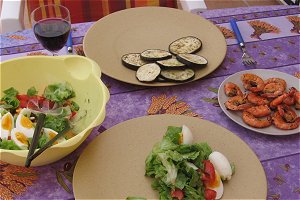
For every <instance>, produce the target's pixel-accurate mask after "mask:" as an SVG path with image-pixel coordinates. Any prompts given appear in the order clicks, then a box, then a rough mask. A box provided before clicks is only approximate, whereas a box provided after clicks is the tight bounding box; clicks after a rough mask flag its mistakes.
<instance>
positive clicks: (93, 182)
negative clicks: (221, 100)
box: [73, 115, 267, 199]
mask: <svg viewBox="0 0 300 200" xmlns="http://www.w3.org/2000/svg"><path fill="white" fill-rule="evenodd" d="M183 124H185V125H187V126H188V127H189V128H190V129H191V131H192V132H193V134H194V141H195V142H204V141H207V142H208V144H209V145H210V146H211V147H212V148H213V149H214V150H216V151H220V152H222V153H223V154H225V155H226V157H227V158H228V159H229V160H230V161H231V162H234V163H235V165H236V173H235V175H234V176H233V177H232V179H231V180H230V181H229V182H226V183H224V195H223V199H266V197H267V182H266V176H265V173H264V170H263V168H262V166H261V164H260V161H259V160H258V159H257V157H256V155H255V154H254V153H253V151H252V150H251V149H250V148H249V147H248V146H247V145H246V144H245V143H244V142H243V141H242V140H241V139H239V138H238V137H237V136H236V135H234V134H233V133H231V132H230V131H228V130H227V129H225V128H222V127H220V126H218V125H216V124H214V123H212V122H209V121H206V120H201V119H198V118H192V117H186V116H177V115H155V116H146V117H141V118H136V119H132V120H129V121H126V122H123V123H120V124H118V125H116V126H114V127H112V128H110V129H109V130H107V131H105V132H103V133H102V134H101V135H99V136H98V137H97V138H96V139H95V140H94V141H93V142H92V143H91V144H90V145H89V146H88V147H87V148H86V149H85V150H84V152H83V154H82V155H81V157H80V158H79V160H78V162H77V165H76V167H75V171H74V176H73V187H74V195H75V198H76V199H125V198H126V197H128V196H140V197H147V198H148V199H157V198H158V192H157V191H154V190H152V188H151V182H152V179H151V178H148V177H145V176H144V174H145V159H146V157H147V155H148V154H149V152H150V151H151V149H152V147H153V145H154V144H155V143H157V142H159V141H161V139H162V137H163V135H164V133H165V132H166V130H167V127H168V126H170V125H172V126H181V125H183Z"/></svg>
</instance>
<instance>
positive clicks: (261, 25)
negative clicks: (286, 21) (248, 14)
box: [248, 20, 280, 40]
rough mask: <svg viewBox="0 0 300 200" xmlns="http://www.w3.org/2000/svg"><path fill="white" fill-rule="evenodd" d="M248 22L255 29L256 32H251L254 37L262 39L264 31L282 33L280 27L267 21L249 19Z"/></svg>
mask: <svg viewBox="0 0 300 200" xmlns="http://www.w3.org/2000/svg"><path fill="white" fill-rule="evenodd" d="M248 23H249V24H250V25H251V26H252V28H253V29H254V32H253V33H252V34H251V37H252V38H257V39H260V40H261V38H260V36H261V35H262V34H264V33H277V34H278V33H280V29H279V28H278V27H276V26H273V25H271V24H269V23H267V22H264V21H260V20H253V21H248Z"/></svg>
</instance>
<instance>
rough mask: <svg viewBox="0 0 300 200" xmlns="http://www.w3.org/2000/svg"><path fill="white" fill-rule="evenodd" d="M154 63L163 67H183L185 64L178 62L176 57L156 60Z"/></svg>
mask: <svg viewBox="0 0 300 200" xmlns="http://www.w3.org/2000/svg"><path fill="white" fill-rule="evenodd" d="M156 63H157V64H158V65H159V66H160V67H161V68H163V69H178V68H183V67H185V64H183V63H181V62H179V61H178V60H177V59H176V58H170V59H167V60H160V61H156Z"/></svg>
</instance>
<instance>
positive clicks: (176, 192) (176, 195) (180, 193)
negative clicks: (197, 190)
mask: <svg viewBox="0 0 300 200" xmlns="http://www.w3.org/2000/svg"><path fill="white" fill-rule="evenodd" d="M171 197H172V198H177V199H178V200H182V199H183V197H184V194H183V191H182V190H181V189H176V190H174V191H171Z"/></svg>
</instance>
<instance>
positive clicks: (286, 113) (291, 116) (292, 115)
mask: <svg viewBox="0 0 300 200" xmlns="http://www.w3.org/2000/svg"><path fill="white" fill-rule="evenodd" d="M277 109H278V113H279V114H280V116H281V117H282V118H283V119H284V120H285V121H286V122H294V121H296V119H297V117H298V115H297V113H296V112H295V111H294V110H293V109H292V108H291V107H289V106H287V105H279V106H277Z"/></svg>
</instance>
